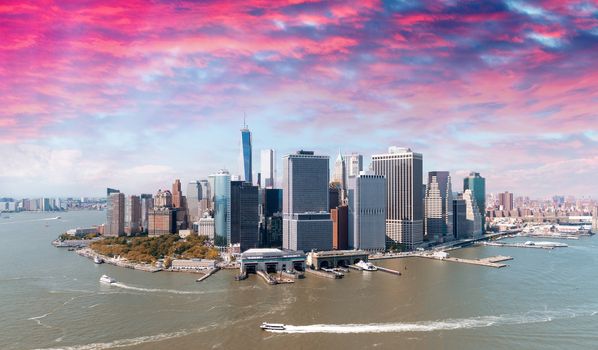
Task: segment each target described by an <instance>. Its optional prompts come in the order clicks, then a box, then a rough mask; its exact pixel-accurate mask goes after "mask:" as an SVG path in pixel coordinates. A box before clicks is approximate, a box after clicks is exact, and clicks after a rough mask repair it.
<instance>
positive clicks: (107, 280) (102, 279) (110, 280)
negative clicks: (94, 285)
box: [100, 275, 116, 284]
mask: <svg viewBox="0 0 598 350" xmlns="http://www.w3.org/2000/svg"><path fill="white" fill-rule="evenodd" d="M100 283H105V284H112V283H116V280H115V279H114V278H112V277H110V276H108V275H102V277H100Z"/></svg>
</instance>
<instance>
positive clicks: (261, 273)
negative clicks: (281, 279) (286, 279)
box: [256, 270, 276, 285]
mask: <svg viewBox="0 0 598 350" xmlns="http://www.w3.org/2000/svg"><path fill="white" fill-rule="evenodd" d="M256 273H257V275H258V276H260V277H261V278H263V279H264V281H266V283H268V284H269V285H275V284H276V279H274V277H272V276H270V275H269V274H267V273H266V272H264V271H261V270H258V271H257V272H256Z"/></svg>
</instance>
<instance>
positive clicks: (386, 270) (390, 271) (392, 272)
mask: <svg viewBox="0 0 598 350" xmlns="http://www.w3.org/2000/svg"><path fill="white" fill-rule="evenodd" d="M376 267H377V268H378V270H379V271H382V272H387V273H390V274H393V275H397V276H400V275H401V272H399V271H396V270H391V269H387V268H386V267H381V266H376Z"/></svg>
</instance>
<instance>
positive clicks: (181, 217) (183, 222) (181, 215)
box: [172, 179, 187, 230]
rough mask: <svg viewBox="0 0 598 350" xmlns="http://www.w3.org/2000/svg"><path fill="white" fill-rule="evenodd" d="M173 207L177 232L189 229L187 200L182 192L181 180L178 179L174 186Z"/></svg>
mask: <svg viewBox="0 0 598 350" xmlns="http://www.w3.org/2000/svg"><path fill="white" fill-rule="evenodd" d="M172 206H173V207H174V209H175V210H174V211H175V212H176V213H175V215H176V230H180V229H186V228H187V198H186V197H185V196H183V191H182V190H181V180H179V179H176V180H174V183H173V184H172Z"/></svg>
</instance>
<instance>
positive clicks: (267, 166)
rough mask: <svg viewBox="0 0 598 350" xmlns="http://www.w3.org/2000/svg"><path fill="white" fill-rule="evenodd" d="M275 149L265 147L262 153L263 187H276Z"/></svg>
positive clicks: (261, 184) (261, 183)
mask: <svg viewBox="0 0 598 350" xmlns="http://www.w3.org/2000/svg"><path fill="white" fill-rule="evenodd" d="M274 160H275V153H274V150H273V149H263V150H262V152H261V154H260V162H261V170H260V171H261V179H260V180H261V182H260V186H261V187H262V188H274V187H276V163H275V161H274Z"/></svg>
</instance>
